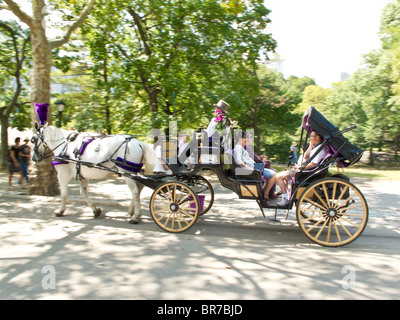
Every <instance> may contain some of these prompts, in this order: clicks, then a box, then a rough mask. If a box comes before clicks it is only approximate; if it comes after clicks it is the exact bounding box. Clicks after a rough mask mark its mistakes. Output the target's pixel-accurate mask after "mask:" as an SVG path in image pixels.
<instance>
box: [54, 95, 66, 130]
mask: <svg viewBox="0 0 400 320" xmlns="http://www.w3.org/2000/svg"><path fill="white" fill-rule="evenodd" d="M55 105H56V106H57V111H58V127H59V128H61V118H62V113H63V111H64V109H65V102H64V101H62V100H58V101H57V102H56V103H55Z"/></svg>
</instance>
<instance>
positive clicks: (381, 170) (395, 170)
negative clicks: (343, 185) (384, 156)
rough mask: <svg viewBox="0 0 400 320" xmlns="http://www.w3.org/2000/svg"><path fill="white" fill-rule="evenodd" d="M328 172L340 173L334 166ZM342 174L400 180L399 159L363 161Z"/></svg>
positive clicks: (275, 167) (279, 166)
mask: <svg viewBox="0 0 400 320" xmlns="http://www.w3.org/2000/svg"><path fill="white" fill-rule="evenodd" d="M273 168H274V169H275V170H277V171H278V172H280V171H283V170H286V166H284V165H275V164H273ZM329 173H330V174H332V175H333V174H336V173H342V171H341V170H340V172H338V171H337V169H336V167H331V168H330V170H329ZM344 174H345V175H347V176H349V177H350V178H364V179H371V180H377V179H382V180H397V181H400V161H397V162H381V163H379V164H376V165H375V166H369V165H367V164H364V163H358V164H356V165H354V166H352V167H349V168H345V169H344Z"/></svg>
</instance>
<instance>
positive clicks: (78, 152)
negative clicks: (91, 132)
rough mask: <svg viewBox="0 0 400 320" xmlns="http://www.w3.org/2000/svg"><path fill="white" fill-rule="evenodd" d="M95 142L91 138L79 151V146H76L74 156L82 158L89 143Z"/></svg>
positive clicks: (84, 142)
mask: <svg viewBox="0 0 400 320" xmlns="http://www.w3.org/2000/svg"><path fill="white" fill-rule="evenodd" d="M93 140H94V138H90V139H87V140H85V141H83V143H82V145H81V147H80V148H79V149H78V146H76V148H75V150H74V154H75V156H76V157H78V156H81V155H82V154H83V153H84V152H85V149H86V147H87V146H88V145H89V143H91V142H92V141H93Z"/></svg>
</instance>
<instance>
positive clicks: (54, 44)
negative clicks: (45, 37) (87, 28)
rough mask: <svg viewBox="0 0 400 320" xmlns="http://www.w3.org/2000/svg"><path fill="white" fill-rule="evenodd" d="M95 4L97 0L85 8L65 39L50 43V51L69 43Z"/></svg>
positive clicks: (92, 0)
mask: <svg viewBox="0 0 400 320" xmlns="http://www.w3.org/2000/svg"><path fill="white" fill-rule="evenodd" d="M7 1H9V0H7ZM95 2H96V0H89V1H88V3H87V4H86V6H85V8H83V10H82V12H81V14H80V16H79V17H78V19H77V20H76V21H75V22H74V23H73V24H71V25H70V27H69V28H68V30H67V32H66V33H65V35H64V37H62V38H61V39H59V40H53V41H50V43H49V46H50V49H55V48H58V47H61V46H62V45H64V44H66V43H67V42H68V41H69V38H70V36H71V34H72V33H73V32H74V31H75V30H76V29H78V28H79V27H80V26H81V25H82V23H83V21H84V20H85V19H86V17H87V16H88V15H89V13H90V11H91V10H92V9H93V6H94V3H95Z"/></svg>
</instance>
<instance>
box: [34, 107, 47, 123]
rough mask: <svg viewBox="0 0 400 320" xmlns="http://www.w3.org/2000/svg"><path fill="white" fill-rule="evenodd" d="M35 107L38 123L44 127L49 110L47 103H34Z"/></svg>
mask: <svg viewBox="0 0 400 320" xmlns="http://www.w3.org/2000/svg"><path fill="white" fill-rule="evenodd" d="M35 107H36V113H37V115H38V118H39V121H40V125H42V126H43V125H44V124H45V123H46V121H47V110H48V108H49V104H48V103H43V104H40V103H37V102H36V103H35Z"/></svg>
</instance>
